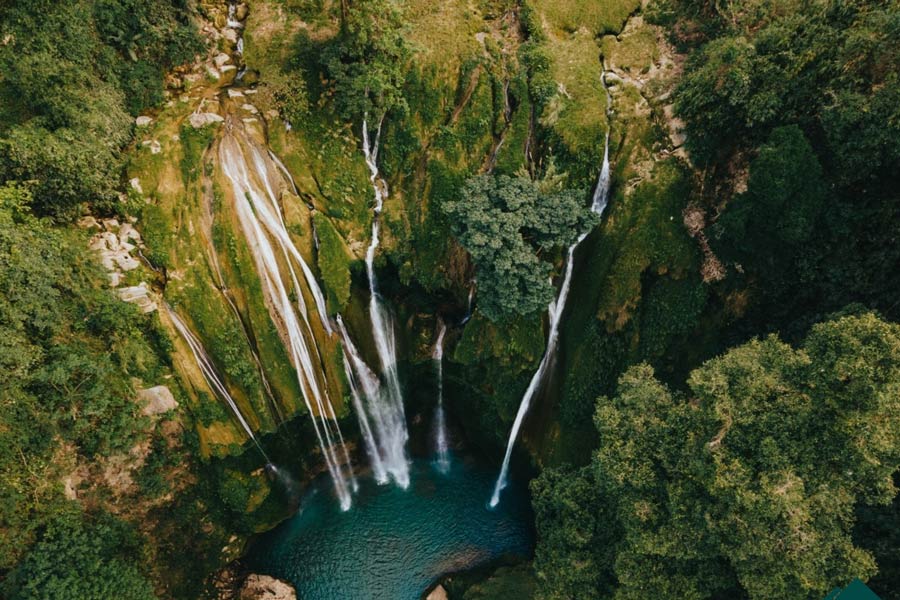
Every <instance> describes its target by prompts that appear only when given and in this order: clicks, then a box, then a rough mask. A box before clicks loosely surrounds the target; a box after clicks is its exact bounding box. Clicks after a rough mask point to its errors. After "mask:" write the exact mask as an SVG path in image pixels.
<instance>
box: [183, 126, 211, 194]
mask: <svg viewBox="0 0 900 600" xmlns="http://www.w3.org/2000/svg"><path fill="white" fill-rule="evenodd" d="M215 132H216V127H215V125H207V126H205V127H201V128H200V129H194V128H193V127H192V126H191V125H190V123H184V124H182V126H181V131H180V133H179V138H180V140H181V149H182V156H181V163H180V167H181V178H182V181H184V184H185V186H188V185H190V184H192V183H194V182H196V181H197V180H198V179H199V178H200V175H201V174H202V172H201V164H200V162H201V160H202V158H203V152H205V151H206V149H207V148H208V147H209V145H210V143H212V141H213V138H214V137H215V135H216V133H215Z"/></svg>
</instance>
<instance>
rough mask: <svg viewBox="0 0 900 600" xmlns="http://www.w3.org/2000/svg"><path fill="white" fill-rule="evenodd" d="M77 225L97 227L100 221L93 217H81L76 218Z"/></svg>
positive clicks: (84, 227)
mask: <svg viewBox="0 0 900 600" xmlns="http://www.w3.org/2000/svg"><path fill="white" fill-rule="evenodd" d="M78 226H79V227H81V228H82V229H99V227H100V223H98V222H97V219H95V218H94V217H90V216H88V217H81V218H80V219H78Z"/></svg>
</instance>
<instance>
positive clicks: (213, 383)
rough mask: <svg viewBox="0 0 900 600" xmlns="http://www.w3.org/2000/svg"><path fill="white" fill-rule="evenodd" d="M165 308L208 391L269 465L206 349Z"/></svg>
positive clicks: (182, 322) (177, 318) (173, 313)
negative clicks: (221, 402)
mask: <svg viewBox="0 0 900 600" xmlns="http://www.w3.org/2000/svg"><path fill="white" fill-rule="evenodd" d="M165 308H166V314H167V315H168V316H169V319H171V320H172V324H174V325H175V329H177V330H178V333H179V334H181V337H182V338H183V339H184V341H185V342H186V343H187V345H188V347H189V348H190V349H191V354H193V355H194V360H196V361H197V366H198V367H200V373H201V374H202V375H203V379H204V380H205V381H206V384H207V385H208V386H209V389H210V390H212V392H213V394H215V395H216V396H218V397H219V399H220V400H222V401H223V402H225V404H227V405H228V408H230V409H231V412H232V414H233V415H234V417H235V418H236V419H237V421H238V423H240V425H241V428H242V429H243V430H244V433H246V434H247V437H248V438H250V440H251V441H252V442H253V443H254V444H256V447H257V448H258V449H259V452H260V454H262V456H263V458H264V459H266V463H268V464H271V463H272V461H270V460H269V457H268V456H267V455H266V451H265V450H263V448H262V445H261V444H260V443H259V440H257V439H256V436H255V435H254V434H253V429H252V428H251V427H250V424H249V423H248V422H247V419H245V418H244V415H243V413H241V409H240V408H238V405H237V403H236V402H235V401H234V398H232V397H231V394H229V393H228V388H227V387H225V384H224V383H223V382H222V379H221V378H220V377H219V374H218V372H216V369H215V367H214V366H213V363H212V359H210V357H209V354H207V352H206V349H205V348H204V347H203V344H201V343H200V340H199V339H198V338H197V336H196V335H194V332H193V331H191V329H190V328H189V327H188V326H187V323H185V322H184V321H183V320H182V319H181V317H179V316H178V313H176V312H175V311H174V310H172V307H171V306H169V305H168V303H166V305H165Z"/></svg>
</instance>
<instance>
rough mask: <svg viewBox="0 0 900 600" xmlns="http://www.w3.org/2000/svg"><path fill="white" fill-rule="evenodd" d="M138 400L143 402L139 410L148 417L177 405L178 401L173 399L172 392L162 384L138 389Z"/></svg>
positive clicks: (167, 410) (172, 408)
mask: <svg viewBox="0 0 900 600" xmlns="http://www.w3.org/2000/svg"><path fill="white" fill-rule="evenodd" d="M138 401H139V402H140V403H141V404H143V408H142V409H141V412H142V413H143V414H145V415H147V416H148V417H149V416H152V415H161V414H163V413H167V412H169V411H170V410H174V409H175V408H177V407H178V402H176V401H175V397H174V396H172V392H171V391H169V388H168V387H166V386H164V385H157V386H154V387H152V388H147V389H145V390H140V391H139V392H138Z"/></svg>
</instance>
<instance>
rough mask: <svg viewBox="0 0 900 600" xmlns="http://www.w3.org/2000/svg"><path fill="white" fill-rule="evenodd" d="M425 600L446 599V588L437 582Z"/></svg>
mask: <svg viewBox="0 0 900 600" xmlns="http://www.w3.org/2000/svg"><path fill="white" fill-rule="evenodd" d="M425 600H447V590H445V589H444V586H442V585H441V584H438V585H437V587H436V588H434V589H433V590H431V593H429V594H428V595H427V596H426V597H425Z"/></svg>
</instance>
